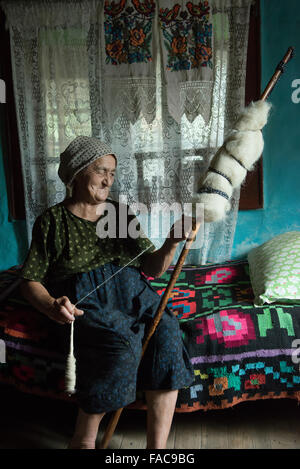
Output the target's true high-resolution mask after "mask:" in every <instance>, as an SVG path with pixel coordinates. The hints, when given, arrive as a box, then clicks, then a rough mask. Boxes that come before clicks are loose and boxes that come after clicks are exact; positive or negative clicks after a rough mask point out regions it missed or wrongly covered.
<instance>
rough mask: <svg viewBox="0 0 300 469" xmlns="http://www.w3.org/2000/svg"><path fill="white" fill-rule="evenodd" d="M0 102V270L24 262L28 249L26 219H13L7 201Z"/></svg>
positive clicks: (2, 112) (3, 107) (2, 113)
mask: <svg viewBox="0 0 300 469" xmlns="http://www.w3.org/2000/svg"><path fill="white" fill-rule="evenodd" d="M7 105H8V104H7V103H6V104H3V103H2V104H0V270H3V269H7V268H9V267H11V266H12V265H15V264H20V263H21V262H23V260H24V257H25V254H26V250H27V238H26V226H25V221H22V220H21V221H16V220H12V219H11V218H10V215H9V210H8V202H7V187H6V179H5V172H4V153H5V151H3V149H4V148H5V141H4V140H3V136H4V113H5V106H7Z"/></svg>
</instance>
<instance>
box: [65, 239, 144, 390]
mask: <svg viewBox="0 0 300 469" xmlns="http://www.w3.org/2000/svg"><path fill="white" fill-rule="evenodd" d="M150 247H151V246H148V247H147V248H146V249H144V250H143V251H142V252H140V253H139V254H138V255H137V256H135V257H134V258H133V259H131V260H130V261H129V262H128V263H127V264H125V265H124V266H122V267H121V269H119V270H117V272H115V273H114V274H113V275H111V276H110V277H109V278H107V279H106V280H104V282H102V283H100V285H98V286H97V287H96V288H94V289H93V290H91V291H90V292H89V293H88V294H87V295H85V296H83V297H82V298H80V300H78V301H77V303H75V305H74V308H76V306H77V305H78V304H79V303H80V302H81V301H83V300H84V299H85V298H87V297H88V296H89V295H91V294H92V293H93V292H94V291H96V290H97V289H98V288H100V287H101V286H102V285H104V284H105V283H106V282H108V281H109V280H111V279H112V278H113V277H114V276H115V275H117V274H118V273H119V272H121V270H123V269H125V267H127V266H128V265H129V264H131V262H133V261H135V260H136V259H137V258H138V257H140V256H141V255H142V254H144V252H146V251H147V250H148V249H150ZM74 321H75V320H74ZM74 321H72V323H71V330H70V348H69V354H68V357H67V362H66V372H65V390H66V393H67V394H69V395H72V394H74V393H75V392H76V390H75V384H76V359H75V356H74Z"/></svg>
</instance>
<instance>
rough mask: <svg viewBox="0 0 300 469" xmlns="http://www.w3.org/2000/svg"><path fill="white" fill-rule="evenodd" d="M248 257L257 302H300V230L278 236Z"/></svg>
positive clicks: (255, 304)
mask: <svg viewBox="0 0 300 469" xmlns="http://www.w3.org/2000/svg"><path fill="white" fill-rule="evenodd" d="M247 258H248V262H249V275H250V281H251V285H252V289H253V292H254V306H261V305H263V304H265V303H275V302H276V303H298V304H299V303H300V231H290V232H288V233H284V234H281V235H278V236H275V237H274V238H272V239H270V240H269V241H267V242H266V243H264V244H262V245H261V246H258V247H257V248H254V249H252V250H251V251H250V252H249V254H248V256H247Z"/></svg>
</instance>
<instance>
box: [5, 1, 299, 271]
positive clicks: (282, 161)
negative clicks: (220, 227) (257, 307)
mask: <svg viewBox="0 0 300 469" xmlns="http://www.w3.org/2000/svg"><path fill="white" fill-rule="evenodd" d="M261 24H262V28H261V39H262V88H264V87H265V86H266V84H267V82H268V81H269V79H270V77H271V76H272V74H273V72H274V69H275V67H276V65H277V64H278V62H279V61H280V60H281V58H282V57H283V55H284V54H285V52H286V50H287V48H288V47H289V46H290V45H292V46H295V47H296V56H295V58H294V59H293V60H292V61H291V62H290V63H289V65H288V66H287V67H286V71H285V73H284V75H283V76H282V78H281V79H280V81H279V83H278V84H277V86H276V88H275V89H274V91H273V93H272V95H271V97H270V101H271V102H272V104H273V109H272V112H271V114H270V118H269V122H268V124H267V126H266V127H265V129H264V139H265V149H264V154H263V170H264V208H263V209H261V210H251V211H240V212H239V214H238V220H237V227H236V233H235V238H234V244H233V252H232V259H241V258H245V257H246V256H247V253H248V252H249V250H250V249H251V248H253V247H255V246H258V245H260V244H262V243H263V242H265V241H267V240H269V239H270V238H272V237H273V236H276V235H277V234H280V233H284V232H286V231H291V230H300V203H299V202H300V148H299V141H300V103H299V104H294V103H293V102H292V99H291V96H292V93H293V91H294V89H293V88H292V86H291V85H292V82H293V81H294V80H295V79H299V80H300V33H299V31H300V9H299V0H285V1H282V0H261ZM297 52H298V53H297ZM299 97H300V93H299ZM6 105H7V104H0V126H1V129H0V130H1V131H0V139H1V140H0V270H2V269H5V268H8V267H10V266H11V265H14V264H18V263H20V262H22V261H23V259H24V257H25V254H26V250H27V247H26V246H27V244H26V243H27V241H26V230H25V222H24V221H13V220H10V219H9V214H8V205H7V195H6V182H5V176H4V167H3V151H2V148H3V144H4V143H5V142H3V114H4V111H5V106H6Z"/></svg>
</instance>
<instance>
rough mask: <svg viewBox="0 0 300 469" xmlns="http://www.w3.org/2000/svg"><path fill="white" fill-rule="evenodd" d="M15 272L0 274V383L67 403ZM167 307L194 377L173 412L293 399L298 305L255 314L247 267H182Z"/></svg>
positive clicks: (158, 282) (298, 377) (159, 283)
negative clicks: (176, 323)
mask: <svg viewBox="0 0 300 469" xmlns="http://www.w3.org/2000/svg"><path fill="white" fill-rule="evenodd" d="M19 268H20V266H15V267H13V268H12V269H9V270H8V271H5V272H2V273H0V345H1V343H2V346H3V344H4V343H5V352H6V357H5V363H0V382H3V383H8V384H11V385H13V386H15V387H16V388H18V389H19V390H21V391H24V392H29V393H32V394H37V395H40V396H49V397H51V398H55V399H68V400H70V398H69V397H68V396H67V395H66V394H65V393H64V391H63V389H64V369H65V357H64V356H62V355H60V354H59V353H57V352H56V350H55V347H54V344H52V343H51V337H49V336H48V334H47V330H46V329H45V327H43V315H41V314H40V313H39V312H37V311H35V310H34V309H33V308H32V307H31V306H30V305H28V304H27V303H26V302H25V301H24V300H23V299H22V297H20V295H19V294H18V293H17V288H16V287H17V284H18V279H17V277H16V272H18V269H19ZM171 273H172V268H170V269H168V271H167V272H165V274H164V275H163V276H162V277H161V278H159V279H155V280H151V284H152V286H153V287H154V288H155V290H156V291H157V292H158V294H159V295H162V294H163V292H164V291H165V288H166V286H167V284H168V281H169V279H170V275H171ZM168 306H169V308H171V309H172V310H173V312H174V313H175V314H176V315H177V318H178V320H179V322H180V326H181V329H182V333H183V338H184V341H185V344H186V347H187V349H188V351H189V355H190V358H191V362H192V364H193V366H194V373H195V381H194V383H193V385H191V386H190V387H188V388H186V389H181V390H180V391H179V395H178V401H177V406H176V411H177V412H191V411H195V410H199V409H203V410H208V409H222V408H227V407H231V406H233V405H235V404H237V403H239V402H242V401H247V400H256V399H267V398H286V397H289V398H294V399H297V400H300V373H299V364H298V362H297V358H298V356H297V353H296V351H297V350H296V349H295V348H294V347H293V346H294V345H295V342H293V341H294V340H295V339H296V338H297V337H300V306H296V305H295V306H293V305H281V304H273V305H268V306H263V307H260V308H255V307H254V306H253V291H252V288H251V283H250V278H249V269H248V262H247V261H246V260H242V261H229V262H226V263H223V264H216V265H207V266H204V267H196V266H184V267H183V269H182V272H181V274H180V276H179V278H178V280H177V282H176V285H175V288H174V290H173V295H172V298H171V299H170V300H169V302H168ZM1 339H2V341H4V342H1ZM2 361H3V360H2ZM298 361H299V360H298ZM0 362H1V354H0ZM129 407H131V408H146V406H145V401H144V396H143V395H142V394H139V395H138V396H137V400H136V402H135V403H134V404H132V405H130V406H129Z"/></svg>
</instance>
